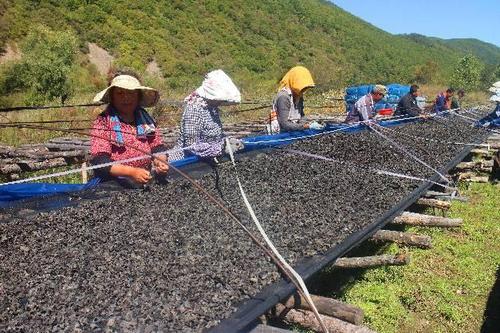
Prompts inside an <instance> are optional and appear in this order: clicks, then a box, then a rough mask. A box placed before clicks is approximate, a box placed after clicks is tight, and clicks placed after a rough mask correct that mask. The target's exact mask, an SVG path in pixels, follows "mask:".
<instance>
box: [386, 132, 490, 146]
mask: <svg viewBox="0 0 500 333" xmlns="http://www.w3.org/2000/svg"><path fill="white" fill-rule="evenodd" d="M381 128H383V129H384V130H385V131H390V132H393V133H397V134H398V135H401V136H405V137H407V138H413V139H419V140H423V141H429V142H435V143H444V144H449V145H461V146H473V147H489V146H490V145H488V144H484V143H464V142H449V141H439V140H435V139H431V138H424V137H422V136H417V135H410V134H407V133H401V132H399V131H396V130H395V129H393V128H389V127H381Z"/></svg>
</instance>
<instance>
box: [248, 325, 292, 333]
mask: <svg viewBox="0 0 500 333" xmlns="http://www.w3.org/2000/svg"><path fill="white" fill-rule="evenodd" d="M248 333H293V332H292V331H290V330H285V329H283V328H278V327H273V326H268V325H262V324H259V325H257V326H255V327H254V328H253V329H252V330H251V331H249V332H248Z"/></svg>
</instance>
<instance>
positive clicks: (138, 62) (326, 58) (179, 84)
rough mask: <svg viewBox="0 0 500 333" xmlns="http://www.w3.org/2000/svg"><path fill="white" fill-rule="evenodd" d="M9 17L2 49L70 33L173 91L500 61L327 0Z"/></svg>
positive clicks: (85, 4)
mask: <svg viewBox="0 0 500 333" xmlns="http://www.w3.org/2000/svg"><path fill="white" fill-rule="evenodd" d="M0 14H1V15H2V16H1V19H0V46H4V45H5V43H6V42H10V41H21V40H22V39H23V38H24V36H26V35H27V34H28V33H29V31H31V30H32V29H33V27H35V26H37V25H44V26H46V27H48V28H50V29H52V30H54V31H69V32H72V33H74V35H75V36H76V37H77V39H78V43H79V44H80V49H81V51H82V52H87V50H86V44H87V42H94V43H97V44H98V45H99V46H101V47H103V48H105V49H106V50H108V51H109V52H110V53H111V54H112V55H113V56H114V57H115V58H116V63H117V64H118V65H127V66H130V67H134V68H136V69H138V70H139V71H144V69H145V66H146V64H147V63H148V62H149V61H151V60H153V59H154V60H155V61H156V62H157V63H158V65H159V67H160V69H161V73H162V75H163V77H164V79H165V87H166V89H169V90H171V91H173V92H179V94H180V93H185V92H186V91H188V90H189V89H191V88H193V87H195V86H196V85H197V84H199V82H200V80H201V77H202V76H203V74H205V73H206V72H207V71H209V70H212V69H215V68H222V69H224V70H225V71H227V72H228V73H229V74H230V76H232V77H233V79H234V80H235V81H236V82H237V84H238V85H239V86H241V87H242V90H243V92H244V93H245V94H247V95H249V94H250V95H254V94H257V93H259V92H260V93H266V94H269V93H270V92H272V91H273V90H274V89H275V87H276V83H277V81H278V80H279V79H280V78H281V76H282V75H283V74H284V73H285V72H286V71H287V70H288V69H289V68H290V67H291V66H293V65H296V64H302V65H305V66H306V67H308V68H309V69H310V70H311V71H312V73H313V76H314V77H315V79H316V81H317V83H318V84H319V87H324V88H325V89H326V88H340V87H344V86H346V85H349V84H362V83H367V82H380V83H388V82H401V83H411V82H413V81H414V80H415V78H416V77H421V76H422V72H424V73H425V72H426V73H428V74H427V75H432V76H433V78H432V80H433V81H434V82H437V83H443V84H445V83H447V82H448V80H449V77H450V73H451V70H452V68H453V66H454V65H455V64H456V63H457V61H458V59H459V58H460V57H462V56H463V55H465V54H467V53H469V52H472V51H474V54H476V55H477V56H478V57H479V58H480V59H481V60H482V61H484V62H489V63H490V62H498V58H499V57H500V50H499V48H498V47H492V45H489V44H486V43H482V42H479V41H475V40H452V41H439V40H438V41H436V40H434V39H426V38H423V37H422V38H420V37H418V38H417V37H415V36H414V35H410V36H400V35H392V34H389V33H387V32H385V31H383V30H381V29H378V28H377V27H375V26H373V25H371V24H369V23H367V22H364V21H362V20H360V19H359V18H357V17H355V16H353V15H351V14H349V13H348V12H346V11H344V10H342V9H341V8H339V7H337V6H335V5H333V4H331V3H329V2H326V1H319V0H308V1H304V0H286V1H283V0H266V1H259V0H256V1H248V0H203V1H199V0H170V1H161V0H142V1H128V0H85V1H83V0H45V1H44V0H31V1H30V0H0ZM82 66H87V65H85V64H84V63H82ZM426 67H428V68H430V70H427V71H425V70H423V69H425V68H426ZM82 77H83V76H82ZM77 90H78V88H77ZM318 90H319V89H318Z"/></svg>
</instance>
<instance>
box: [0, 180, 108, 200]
mask: <svg viewBox="0 0 500 333" xmlns="http://www.w3.org/2000/svg"><path fill="white" fill-rule="evenodd" d="M97 184H99V179H98V178H93V179H91V180H90V181H89V182H88V183H87V184H51V183H26V184H12V185H4V186H0V207H5V205H6V204H7V203H8V202H11V201H15V200H21V199H27V198H32V197H37V196H43V195H54V194H61V193H67V192H75V191H82V190H86V189H88V188H92V187H94V186H96V185H97Z"/></svg>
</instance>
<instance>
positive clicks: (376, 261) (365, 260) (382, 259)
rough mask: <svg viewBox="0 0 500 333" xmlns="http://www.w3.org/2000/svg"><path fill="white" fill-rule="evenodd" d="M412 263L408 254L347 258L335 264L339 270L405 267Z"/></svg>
mask: <svg viewBox="0 0 500 333" xmlns="http://www.w3.org/2000/svg"><path fill="white" fill-rule="evenodd" d="M409 262H410V257H409V256H408V255H406V254H397V255H391V254H384V255H378V256H369V257H346V258H339V259H337V261H335V263H334V264H333V267H337V268H370V267H379V266H388V265H394V266H403V265H407V264H408V263H409Z"/></svg>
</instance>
